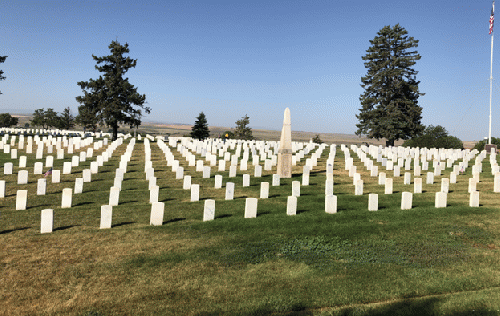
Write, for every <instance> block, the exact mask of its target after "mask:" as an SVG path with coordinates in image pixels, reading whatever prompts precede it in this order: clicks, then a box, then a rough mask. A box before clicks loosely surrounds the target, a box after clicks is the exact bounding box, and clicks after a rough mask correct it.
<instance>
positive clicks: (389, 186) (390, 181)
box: [385, 178, 393, 194]
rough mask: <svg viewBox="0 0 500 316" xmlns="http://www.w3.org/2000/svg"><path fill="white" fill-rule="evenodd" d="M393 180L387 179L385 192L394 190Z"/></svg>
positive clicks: (388, 192) (389, 192)
mask: <svg viewBox="0 0 500 316" xmlns="http://www.w3.org/2000/svg"><path fill="white" fill-rule="evenodd" d="M392 184H393V180H392V178H386V179H385V194H392V191H393V188H392V187H393V185H392Z"/></svg>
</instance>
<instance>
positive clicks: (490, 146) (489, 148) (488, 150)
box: [484, 144, 497, 154]
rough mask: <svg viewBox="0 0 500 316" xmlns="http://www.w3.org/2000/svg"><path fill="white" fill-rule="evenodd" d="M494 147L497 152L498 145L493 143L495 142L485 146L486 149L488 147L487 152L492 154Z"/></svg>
mask: <svg viewBox="0 0 500 316" xmlns="http://www.w3.org/2000/svg"><path fill="white" fill-rule="evenodd" d="M492 148H494V150H495V153H496V152H497V145H493V144H491V145H485V146H484V149H486V152H487V153H488V154H490V153H491V149H492Z"/></svg>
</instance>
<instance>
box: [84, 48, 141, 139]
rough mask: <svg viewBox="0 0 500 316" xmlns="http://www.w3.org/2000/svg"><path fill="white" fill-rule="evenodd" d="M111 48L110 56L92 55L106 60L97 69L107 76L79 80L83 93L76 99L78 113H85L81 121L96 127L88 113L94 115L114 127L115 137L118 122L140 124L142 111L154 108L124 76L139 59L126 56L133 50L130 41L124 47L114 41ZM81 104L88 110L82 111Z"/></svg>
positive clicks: (97, 58)
mask: <svg viewBox="0 0 500 316" xmlns="http://www.w3.org/2000/svg"><path fill="white" fill-rule="evenodd" d="M108 48H109V49H110V50H111V55H109V56H103V57H96V56H94V55H92V58H94V60H96V61H97V65H99V64H101V63H104V65H103V66H97V65H96V66H95V68H96V69H97V70H98V71H100V72H103V73H104V78H103V77H102V76H99V78H98V79H96V80H93V79H89V81H80V82H78V83H77V84H78V85H79V86H80V88H81V89H82V91H83V93H84V96H78V97H76V101H78V102H79V103H80V104H81V105H80V107H79V108H78V112H79V114H82V113H83V115H84V116H85V117H84V118H80V119H79V121H80V122H84V123H85V124H89V125H94V126H95V125H97V124H96V123H95V122H91V121H90V120H89V115H92V114H94V115H95V117H96V120H95V121H97V122H101V123H103V124H106V125H108V126H109V127H111V128H112V131H113V137H112V139H113V140H115V139H116V138H117V135H118V125H119V124H127V125H130V127H135V126H137V125H139V124H140V123H141V121H140V118H141V116H142V110H144V112H146V113H150V111H151V109H150V108H149V107H146V106H144V104H145V101H146V95H145V94H143V95H140V94H139V93H137V88H135V87H134V86H133V85H132V84H130V82H129V81H128V78H125V79H124V78H123V75H124V74H125V73H126V72H127V71H128V70H129V69H130V68H133V67H135V66H136V64H137V59H131V58H130V57H127V58H125V57H123V54H125V53H129V52H130V50H129V49H128V44H127V43H126V44H125V45H124V46H122V45H121V44H120V43H118V42H116V41H112V42H111V44H110V45H109V46H108ZM81 107H84V108H87V109H85V110H82V111H80V108H81Z"/></svg>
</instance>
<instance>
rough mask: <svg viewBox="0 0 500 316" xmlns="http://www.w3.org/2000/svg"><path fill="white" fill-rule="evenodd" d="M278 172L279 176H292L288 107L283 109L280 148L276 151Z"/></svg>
mask: <svg viewBox="0 0 500 316" xmlns="http://www.w3.org/2000/svg"><path fill="white" fill-rule="evenodd" d="M278 174H279V176H280V178H291V177H292V127H291V123H290V109H289V108H286V109H285V118H284V119H283V129H282V130H281V139H280V149H279V151H278Z"/></svg>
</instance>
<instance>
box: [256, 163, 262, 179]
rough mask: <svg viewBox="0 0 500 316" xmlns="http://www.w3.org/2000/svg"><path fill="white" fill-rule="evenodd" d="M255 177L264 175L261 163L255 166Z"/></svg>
mask: <svg viewBox="0 0 500 316" xmlns="http://www.w3.org/2000/svg"><path fill="white" fill-rule="evenodd" d="M254 177H255V178H260V177H262V166H261V165H256V166H255V172H254Z"/></svg>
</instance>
